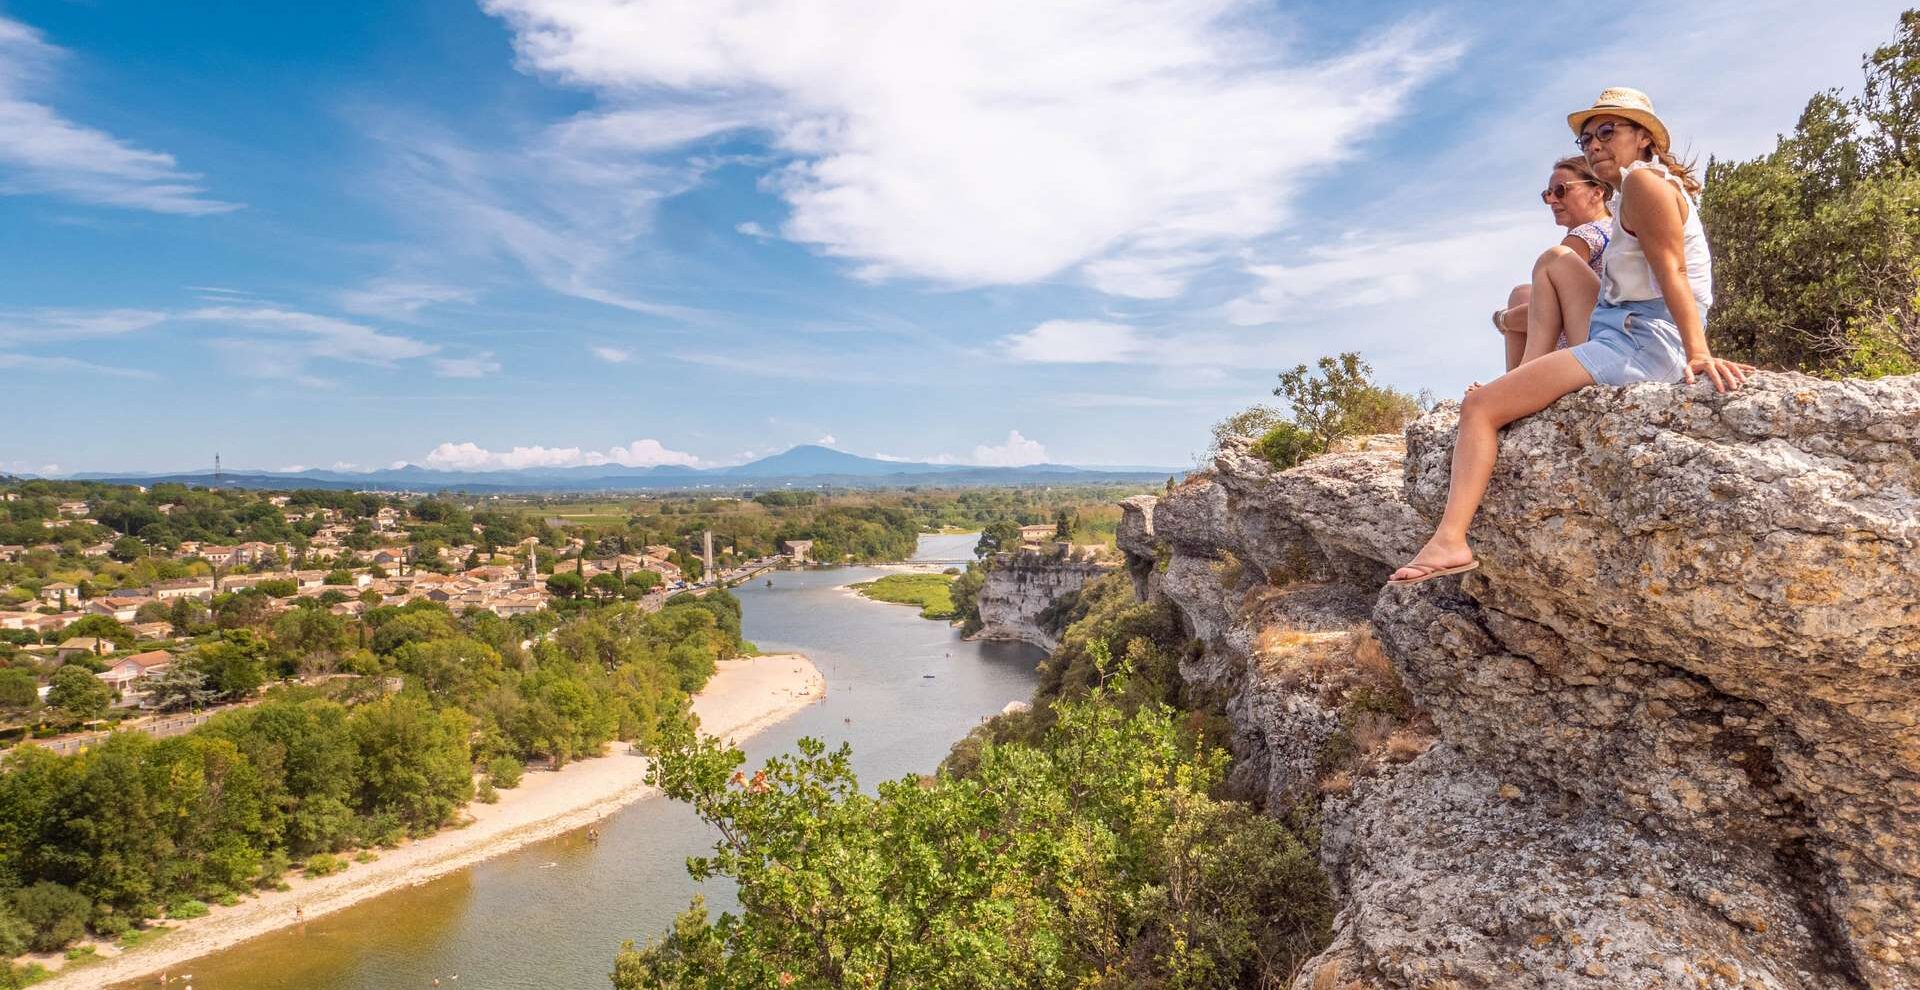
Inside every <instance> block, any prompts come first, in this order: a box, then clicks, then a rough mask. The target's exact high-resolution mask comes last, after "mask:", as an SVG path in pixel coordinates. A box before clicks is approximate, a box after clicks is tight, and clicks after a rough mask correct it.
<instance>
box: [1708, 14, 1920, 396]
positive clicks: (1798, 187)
mask: <svg viewBox="0 0 1920 990" xmlns="http://www.w3.org/2000/svg"><path fill="white" fill-rule="evenodd" d="M1863 65H1864V69H1865V86H1864V88H1863V89H1862V91H1861V93H1860V95H1859V96H1857V97H1854V98H1852V99H1847V98H1845V97H1843V96H1842V94H1841V93H1840V92H1839V91H1838V90H1829V91H1826V92H1822V93H1817V94H1814V96H1813V98H1812V99H1810V100H1809V101H1808V102H1807V105H1806V108H1805V110H1804V111H1803V112H1802V113H1801V115H1800V119H1799V121H1798V123H1797V124H1796V125H1795V127H1794V130H1793V133H1791V134H1788V135H1784V136H1782V137H1781V138H1780V139H1779V141H1778V143H1777V144H1776V146H1775V148H1774V150H1773V151H1772V152H1770V153H1768V154H1766V155H1762V156H1760V157H1758V158H1754V159H1751V160H1748V161H1743V162H1720V161H1715V162H1711V163H1709V165H1708V168H1707V181H1706V189H1705V192H1704V194H1703V196H1702V198H1701V203H1700V218H1701V221H1702V222H1703V223H1704V224H1705V225H1706V229H1707V236H1708V239H1709V240H1711V241H1712V243H1713V251H1714V258H1713V267H1714V273H1713V274H1714V305H1713V310H1712V312H1711V313H1710V314H1709V322H1708V326H1707V330H1708V337H1709V339H1710V341H1711V342H1712V345H1713V350H1714V353H1715V354H1720V355H1723V356H1726V357H1732V358H1739V359H1742V360H1748V361H1753V362H1755V363H1757V364H1766V365H1773V366H1778V367H1786V368H1797V369H1801V370H1805V371H1810V372H1813V373H1816V374H1823V375H1830V376H1837V375H1856V376H1865V377H1876V376H1880V375H1886V374H1905V373H1909V372H1912V371H1916V370H1920V157H1917V156H1920V152H1917V151H1916V149H1920V136H1917V135H1920V125H1917V124H1916V123H1915V122H1914V109H1915V108H1916V107H1917V106H1920V12H1916V11H1908V12H1907V13H1905V14H1903V15H1902V16H1901V18H1900V24H1899V31H1898V34H1897V36H1896V38H1895V40H1894V41H1893V42H1892V43H1890V44H1888V45H1884V46H1882V47H1880V48H1878V49H1875V50H1874V51H1873V52H1872V53H1870V54H1869V55H1868V56H1867V57H1866V59H1865V60H1864V63H1863Z"/></svg>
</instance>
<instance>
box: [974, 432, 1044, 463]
mask: <svg viewBox="0 0 1920 990" xmlns="http://www.w3.org/2000/svg"><path fill="white" fill-rule="evenodd" d="M1046 459H1047V448H1046V446H1045V445H1044V444H1042V443H1040V442H1039V441H1038V440H1029V439H1027V438H1026V437H1023V436H1021V435H1020V431H1019V430H1009V431H1007V440H1006V442H1005V443H1000V444H991V445H989V444H984V443H983V444H981V445H980V446H978V447H975V448H973V463H975V464H983V465H987V466H990V467H1020V466H1022V465H1026V464H1040V463H1043V462H1045V461H1046Z"/></svg>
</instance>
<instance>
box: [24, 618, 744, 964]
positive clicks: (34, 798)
mask: <svg viewBox="0 0 1920 990" xmlns="http://www.w3.org/2000/svg"><path fill="white" fill-rule="evenodd" d="M289 617H292V618H293V619H295V620H297V621H290V620H289ZM556 621H557V620H555V619H554V618H553V617H552V616H551V615H550V614H548V615H546V616H528V617H524V618H521V619H514V620H507V619H501V618H499V617H497V616H495V615H493V614H491V613H488V612H482V611H478V610H471V611H469V612H467V613H466V614H464V615H454V614H453V613H451V612H450V611H448V610H447V609H446V608H445V607H444V606H441V605H438V604H435V603H432V602H426V601H418V602H414V603H411V604H408V605H405V606H400V607H391V606H386V607H379V608H374V609H371V610H369V611H368V612H367V613H366V616H365V618H364V621H363V622H349V621H347V620H344V619H342V618H341V617H339V616H336V615H333V614H332V613H330V612H328V611H326V610H325V609H324V608H318V607H315V608H301V609H294V610H291V611H289V612H287V613H285V614H283V615H282V616H281V617H280V618H278V619H277V620H275V621H273V622H271V623H267V624H263V625H261V626H259V627H248V628H243V629H238V630H227V631H216V632H212V633H209V634H208V636H207V637H205V638H204V639H203V640H202V641H201V642H199V643H197V644H196V646H195V647H194V650H195V651H196V652H194V653H190V654H189V655H188V657H187V659H186V660H184V661H183V663H182V667H183V669H187V670H190V671H195V672H196V673H197V672H199V671H200V670H202V669H203V668H202V667H200V666H198V665H196V663H195V661H194V659H193V658H194V657H195V656H201V657H204V656H206V655H208V654H218V655H219V656H220V657H221V663H222V664H224V665H226V666H227V667H232V668H236V670H235V671H234V672H233V676H240V675H241V674H242V673H245V674H248V675H249V676H251V677H252V678H254V680H253V683H254V684H258V683H259V679H261V678H264V677H268V676H281V675H287V674H293V673H298V672H308V673H309V674H314V673H317V674H318V676H308V677H306V678H304V680H303V682H301V683H294V684H288V685H285V686H280V687H276V688H274V689H273V690H271V691H269V692H268V693H267V694H266V695H265V696H264V697H263V698H262V699H261V700H259V701H258V702H257V703H254V704H251V705H247V706H244V707H237V708H232V709H229V710H227V711H225V712H222V713H220V714H218V715H216V716H215V717H214V718H213V719H212V720H211V721H209V722H208V723H207V724H205V725H204V726H201V727H200V728H197V729H195V730H193V731H191V732H189V733H186V734H185V735H180V736H175V737H172V738H167V739H154V738H152V737H149V736H147V735H145V734H142V733H139V732H133V731H125V732H115V733H111V734H109V735H107V736H105V737H104V738H103V739H101V740H100V741H99V742H98V743H97V744H95V745H93V746H91V747H90V748H88V749H86V750H84V751H82V752H80V753H77V754H74V755H58V754H55V753H53V752H52V751H50V750H47V749H44V748H41V747H37V746H30V745H29V746H20V747H16V748H15V749H14V750H12V751H11V752H9V753H8V754H7V756H6V757H5V763H4V766H0V952H4V953H5V955H7V956H12V955H16V954H18V953H19V952H21V951H23V950H24V949H26V948H29V947H32V948H38V949H41V950H46V951H52V950H57V949H59V948H63V947H65V946H66V945H69V944H71V943H72V942H73V941H75V940H76V939H79V938H81V937H83V936H84V935H86V934H89V933H90V934H92V935H94V936H98V937H102V938H122V937H124V936H126V935H127V934H129V933H130V932H133V931H135V930H136V929H137V928H138V927H139V926H141V925H142V924H144V923H145V922H147V921H149V920H151V919H154V918H158V917H162V916H166V917H179V916H180V914H179V911H180V910H181V908H180V906H181V905H189V904H192V903H195V902H208V901H219V900H224V899H228V898H231V897H234V896H237V895H240V894H243V893H245V892H246V891H249V890H252V889H255V888H258V887H263V886H264V887H271V886H274V885H276V884H278V883H279V882H280V881H281V878H282V877H283V876H284V875H285V874H286V873H287V872H288V871H289V870H292V869H295V868H296V867H295V865H294V864H297V863H306V864H309V866H308V868H309V869H311V868H312V866H311V864H314V863H320V864H334V863H341V862H344V861H343V860H338V859H337V858H334V857H337V854H339V853H342V852H347V851H351V850H354V849H356V848H363V847H370V846H380V845H388V844H391V843H394V842H396V841H398V840H399V839H401V838H402V837H405V836H410V835H411V836H419V835H424V834H427V833H430V832H432V831H434V830H436V829H439V828H442V827H445V826H447V825H449V824H452V823H453V822H454V821H455V820H456V818H457V817H458V814H459V809H460V808H461V806H462V805H464V804H465V803H466V802H467V801H469V800H470V799H472V798H473V796H474V793H475V779H476V773H477V771H478V769H479V768H481V767H485V768H487V769H488V772H489V775H490V778H491V779H492V780H494V781H496V782H497V783H498V784H499V785H500V786H511V783H512V781H513V780H514V779H516V778H517V775H516V773H515V772H514V771H515V770H516V769H517V768H518V767H519V766H520V765H521V764H523V763H524V762H526V761H537V762H541V763H544V764H547V765H552V766H558V765H561V764H564V763H566V762H568V761H570V760H574V759H578V758H581V757H585V756H591V755H594V754H597V753H599V752H600V751H601V750H602V749H603V748H604V747H605V745H606V744H607V743H608V742H609V741H611V740H613V739H627V740H632V741H634V742H636V743H637V744H639V745H641V746H643V747H645V746H651V745H653V744H654V743H655V742H656V741H657V740H658V738H659V728H658V727H659V725H660V723H661V721H662V719H664V718H668V717H670V716H674V715H677V714H678V713H679V712H681V711H684V710H685V707H686V702H687V699H688V696H689V694H690V693H691V692H694V691H696V690H698V689H699V688H700V687H701V686H703V685H704V684H705V683H706V681H707V679H708V678H709V677H710V676H711V675H712V674H713V672H714V669H715V664H716V663H717V662H718V661H719V660H721V659H725V658H727V657H731V656H734V655H737V654H738V653H740V652H741V651H742V650H743V649H747V648H748V647H747V645H746V644H744V643H743V642H742V641H741V639H740V608H739V602H738V601H737V600H736V599H734V598H733V597H732V596H731V595H729V594H727V593H726V592H724V591H716V592H713V593H711V594H708V595H706V596H704V597H699V598H695V597H692V596H688V597H686V598H682V599H678V600H675V601H670V602H669V603H668V604H667V605H666V606H665V607H663V608H661V609H660V610H659V611H657V612H646V611H643V610H641V609H639V608H637V607H635V606H633V605H628V604H614V605H607V606H604V607H600V608H595V609H592V610H589V611H584V612H582V613H580V614H578V615H576V616H574V617H573V618H571V619H569V620H567V621H565V622H564V623H559V624H557V625H556V624H555V623H556ZM88 679H89V680H91V679H92V678H91V676H90V675H89V678H88ZM248 693H251V692H248Z"/></svg>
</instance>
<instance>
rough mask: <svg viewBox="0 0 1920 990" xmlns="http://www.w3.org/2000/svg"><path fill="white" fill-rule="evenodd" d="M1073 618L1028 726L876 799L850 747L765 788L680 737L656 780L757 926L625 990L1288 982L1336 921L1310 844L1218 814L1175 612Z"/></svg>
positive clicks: (683, 956)
mask: <svg viewBox="0 0 1920 990" xmlns="http://www.w3.org/2000/svg"><path fill="white" fill-rule="evenodd" d="M1070 608H1071V610H1072V615H1073V620H1074V621H1073V622H1072V624H1071V625H1070V626H1069V629H1068V634H1067V637H1066V640H1065V641H1064V642H1063V643H1062V647H1061V650H1059V651H1057V652H1056V653H1055V655H1054V657H1053V658H1052V659H1050V660H1048V661H1047V664H1046V666H1045V668H1044V669H1043V683H1042V685H1041V687H1040V688H1039V690H1038V691H1037V692H1036V695H1035V698H1034V704H1033V707H1032V708H1031V709H1030V710H1029V711H1028V712H1026V713H1020V714H1015V715H1004V716H1001V717H999V718H996V719H994V720H992V721H991V722H990V723H989V725H988V727H986V728H983V729H982V730H980V731H977V732H976V733H975V734H974V735H972V736H970V737H969V738H968V740H967V741H966V742H963V743H962V744H961V745H960V746H958V747H956V749H955V754H954V755H953V756H951V757H949V759H948V761H947V762H946V764H945V765H944V766H943V767H942V768H941V770H940V771H939V772H938V773H937V774H934V775H932V776H928V777H924V778H914V777H909V778H905V779H902V780H898V781H892V782H888V783H883V784H881V785H880V787H879V788H878V791H877V793H876V794H873V795H871V796H870V795H867V794H863V793H862V792H861V791H860V788H859V787H858V782H857V781H856V779H855V777H854V775H853V772H852V769H851V765H850V758H851V753H850V751H849V750H848V749H847V748H846V747H845V746H842V747H841V748H840V749H838V750H833V751H829V750H827V749H826V748H825V746H824V745H823V744H821V743H819V742H817V741H813V740H805V741H803V742H802V744H801V746H800V748H799V752H798V753H797V755H791V756H782V757H778V758H775V759H773V760H770V761H768V762H767V763H766V764H765V765H764V766H763V767H762V768H761V769H759V770H757V771H754V772H753V773H752V774H751V775H749V774H748V772H747V771H746V769H745V768H744V766H743V764H744V756H743V755H742V754H741V753H740V752H739V751H738V750H732V749H728V748H725V747H722V746H721V745H719V744H718V742H717V741H715V740H713V739H710V738H700V737H698V736H697V735H696V734H695V733H693V732H691V731H689V730H687V729H684V728H678V729H676V730H675V731H674V732H673V733H672V734H670V736H669V738H668V739H667V740H666V741H665V742H664V744H663V746H662V749H661V753H660V759H659V762H658V764H657V767H656V774H657V776H658V780H659V782H660V784H661V785H662V786H663V787H664V788H665V790H666V791H667V793H668V794H669V795H671V796H673V797H674V798H675V799H677V800H682V801H686V802H688V803H689V804H691V805H692V806H693V807H694V809H695V810H696V811H697V812H698V813H699V814H700V815H701V817H702V818H704V819H706V820H707V821H709V822H710V823H713V824H715V825H717V826H719V828H720V830H721V834H722V836H723V838H722V839H721V841H720V842H719V843H718V844H717V845H716V846H715V849H714V854H713V855H712V856H708V857H704V858H701V859H697V860H694V861H692V862H691V863H690V864H689V865H690V870H691V872H692V873H693V875H694V876H695V877H696V878H697V879H702V880H704V879H710V878H714V877H724V878H728V879H731V880H733V881H736V882H737V883H738V884H739V889H740V899H741V903H742V905H743V907H742V909H741V911H740V912H739V913H737V914H734V913H728V914H722V915H720V916H719V917H718V918H715V917H712V916H711V915H710V914H709V913H708V912H707V910H706V909H705V907H704V905H703V904H701V903H700V902H699V901H697V900H696V901H695V903H694V905H693V906H692V908H691V909H690V910H689V911H687V912H686V913H685V914H683V915H681V916H680V918H679V919H678V920H677V921H676V922H675V924H674V927H673V928H672V930H671V931H669V932H668V933H666V934H665V935H664V936H662V937H661V938H659V939H657V940H656V941H654V942H652V943H651V944H649V945H647V946H645V947H643V948H636V947H634V946H633V945H632V944H631V943H630V944H629V945H628V946H627V947H626V948H625V949H624V950H623V951H622V952H621V953H620V955H619V957H618V959H617V960H616V964H615V971H614V985H615V987H617V988H619V990H641V988H662V990H665V988H673V990H680V988H692V987H700V988H706V990H716V988H735V987H738V988H747V987H755V988H758V987H766V986H801V987H855V986H859V987H871V986H881V985H895V986H915V987H953V988H960V987H977V986H1031V987H1070V986H1072V987H1113V988H1120V987H1145V988H1159V987H1201V986H1276V985H1282V984H1284V982H1285V981H1286V980H1287V979H1288V978H1289V977H1290V976H1291V975H1292V971H1293V969H1294V967H1295V966H1296V965H1297V964H1298V963H1299V962H1301V961H1303V960H1305V959H1306V958H1307V957H1308V956H1310V955H1311V954H1312V953H1313V952H1314V951H1316V950H1317V949H1318V948H1319V947H1320V946H1321V945H1323V944H1324V942H1325V940H1326V938H1327V935H1328V929H1329V926H1330V923H1331V898H1330V894H1329V891H1328V889H1327V886H1326V882H1325V880H1324V879H1323V878H1322V877H1321V875H1320V873H1319V871H1318V869H1317V868H1316V866H1315V863H1314V860H1313V852H1312V850H1313V848H1314V845H1315V841H1314V837H1313V836H1312V835H1311V834H1310V833H1307V832H1296V831H1295V830H1293V829H1291V828H1290V827H1289V826H1288V825H1286V824H1284V823H1282V822H1280V821H1277V820H1274V819H1271V818H1267V817H1265V816H1262V815H1261V814H1259V813H1258V812H1256V811H1255V810H1254V809H1253V808H1251V807H1250V806H1248V805H1246V804H1244V803H1241V802H1237V801H1233V800H1230V799H1228V798H1226V797H1225V796H1224V780H1225V773H1226V768H1227V757H1226V755H1225V754H1224V752H1223V751H1222V750H1221V748H1220V747H1219V746H1217V745H1215V744H1214V743H1213V742H1212V741H1211V739H1212V738H1213V737H1214V736H1215V732H1214V730H1213V727H1212V725H1213V723H1211V722H1210V720H1209V716H1206V715H1205V714H1202V713H1198V712H1195V711H1192V710H1188V709H1184V708H1182V707H1181V705H1180V704H1177V703H1175V701H1178V702H1182V703H1185V702H1189V701H1190V699H1186V698H1184V697H1182V695H1183V687H1182V685H1181V684H1180V681H1179V674H1178V662H1177V661H1178V657H1179V655H1180V653H1181V651H1182V650H1184V649H1185V648H1186V647H1185V643H1184V641H1183V640H1182V639H1181V638H1180V635H1179V632H1178V627H1177V624H1176V623H1174V622H1173V618H1172V616H1171V615H1170V614H1169V613H1168V611H1167V609H1166V606H1164V605H1155V604H1147V603H1138V602H1134V601H1133V600H1132V594H1131V590H1130V589H1129V588H1126V580H1125V578H1124V577H1123V576H1118V575H1116V576H1114V577H1112V578H1106V579H1102V580H1101V581H1098V582H1095V583H1094V584H1091V585H1089V586H1088V589H1087V590H1086V591H1084V592H1083V593H1082V594H1081V596H1080V597H1079V598H1078V599H1077V600H1076V601H1075V602H1074V603H1073V604H1072V605H1071V606H1070Z"/></svg>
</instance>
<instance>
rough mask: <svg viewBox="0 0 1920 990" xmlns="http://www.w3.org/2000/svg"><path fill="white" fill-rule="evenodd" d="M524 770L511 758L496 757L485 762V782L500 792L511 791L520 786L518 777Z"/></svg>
mask: <svg viewBox="0 0 1920 990" xmlns="http://www.w3.org/2000/svg"><path fill="white" fill-rule="evenodd" d="M525 770H526V768H525V767H523V766H521V765H520V761H519V760H516V759H514V758H513V757H511V756H496V757H494V758H493V759H491V760H488V761H487V780H488V781H490V782H492V784H493V786H495V787H498V788H501V789H502V790H508V791H510V790H513V789H514V788H516V787H519V786H520V775H521V773H523V772H524V771H525Z"/></svg>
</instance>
